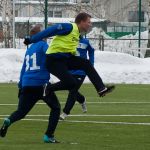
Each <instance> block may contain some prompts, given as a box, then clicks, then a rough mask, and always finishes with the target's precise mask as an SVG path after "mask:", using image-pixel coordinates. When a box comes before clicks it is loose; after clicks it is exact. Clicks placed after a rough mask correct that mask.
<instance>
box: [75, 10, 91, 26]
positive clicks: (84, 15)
mask: <svg viewBox="0 0 150 150" xmlns="http://www.w3.org/2000/svg"><path fill="white" fill-rule="evenodd" d="M87 18H91V15H89V14H87V13H85V12H82V13H79V14H78V15H77V16H76V18H75V23H77V24H79V23H80V22H81V21H86V20H87Z"/></svg>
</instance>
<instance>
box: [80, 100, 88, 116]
mask: <svg viewBox="0 0 150 150" xmlns="http://www.w3.org/2000/svg"><path fill="white" fill-rule="evenodd" d="M81 107H82V111H83V113H86V112H87V106H86V99H85V100H84V102H83V103H82V104H81Z"/></svg>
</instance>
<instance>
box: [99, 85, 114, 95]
mask: <svg viewBox="0 0 150 150" xmlns="http://www.w3.org/2000/svg"><path fill="white" fill-rule="evenodd" d="M114 89H115V86H114V85H112V86H107V87H105V88H104V89H103V90H102V91H100V92H98V94H99V96H100V97H104V96H105V95H107V94H108V93H111V92H112V91H113V90H114Z"/></svg>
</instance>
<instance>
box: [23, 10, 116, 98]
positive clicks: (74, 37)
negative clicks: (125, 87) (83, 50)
mask: <svg viewBox="0 0 150 150" xmlns="http://www.w3.org/2000/svg"><path fill="white" fill-rule="evenodd" d="M90 28H91V16H90V15H89V14H87V13H84V12H83V13H79V14H78V15H77V16H76V18H75V23H62V24H56V25H53V26H51V27H48V28H47V29H45V30H43V31H42V32H40V33H38V34H36V35H33V36H31V37H28V38H25V41H24V43H25V44H26V45H28V44H30V43H35V42H38V41H39V40H41V39H43V38H47V37H52V36H55V37H54V38H53V40H52V42H51V43H50V45H49V48H48V50H47V51H46V55H47V56H46V67H47V69H48V71H49V72H50V73H51V74H53V75H54V76H56V77H57V78H58V79H59V80H60V81H61V82H59V83H55V84H48V85H46V86H45V88H44V95H45V94H46V95H47V94H48V93H49V91H57V90H72V89H74V88H76V86H77V81H76V80H75V78H74V77H73V76H72V75H71V74H70V73H69V70H78V69H81V70H83V71H85V73H86V75H87V76H88V77H89V79H90V81H91V82H92V83H93V85H94V87H95V89H96V91H97V92H98V94H99V96H100V97H103V96H105V95H106V94H108V93H110V92H112V91H113V89H114V88H115V87H114V86H106V85H105V84H104V83H103V81H102V79H101V77H100V76H99V75H98V73H97V71H96V70H95V68H94V67H93V65H92V64H91V63H90V61H89V60H86V59H84V58H81V57H77V56H75V55H76V49H77V46H78V43H79V36H80V34H81V33H83V32H84V33H85V32H87V31H88V30H89V29H90Z"/></svg>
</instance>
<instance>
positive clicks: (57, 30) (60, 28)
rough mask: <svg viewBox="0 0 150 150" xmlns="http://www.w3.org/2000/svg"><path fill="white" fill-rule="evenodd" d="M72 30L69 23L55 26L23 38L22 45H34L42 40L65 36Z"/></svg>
mask: <svg viewBox="0 0 150 150" xmlns="http://www.w3.org/2000/svg"><path fill="white" fill-rule="evenodd" d="M72 29H73V26H72V24H71V23H61V24H55V25H53V26H50V27H48V28H47V29H45V30H43V31H41V32H39V33H37V34H35V35H33V36H31V37H27V38H25V41H24V44H26V45H28V44H31V43H36V42H38V41H40V40H42V39H44V38H48V37H52V36H56V35H67V34H69V33H70V32H71V31H72Z"/></svg>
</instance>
